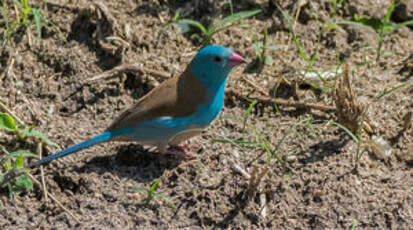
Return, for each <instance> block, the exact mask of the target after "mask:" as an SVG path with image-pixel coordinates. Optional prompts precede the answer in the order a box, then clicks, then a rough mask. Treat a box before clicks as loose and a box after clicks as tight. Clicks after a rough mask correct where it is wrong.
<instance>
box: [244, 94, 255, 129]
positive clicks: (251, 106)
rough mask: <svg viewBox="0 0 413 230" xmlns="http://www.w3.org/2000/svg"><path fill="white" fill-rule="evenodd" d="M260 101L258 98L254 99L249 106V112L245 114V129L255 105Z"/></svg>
mask: <svg viewBox="0 0 413 230" xmlns="http://www.w3.org/2000/svg"><path fill="white" fill-rule="evenodd" d="M257 103H258V101H257V100H253V101H252V102H251V104H250V105H249V106H248V109H247V112H245V115H244V121H243V128H242V129H243V130H244V129H245V125H246V124H247V120H248V118H249V116H250V115H251V112H252V109H253V108H254V106H255V105H256V104H257Z"/></svg>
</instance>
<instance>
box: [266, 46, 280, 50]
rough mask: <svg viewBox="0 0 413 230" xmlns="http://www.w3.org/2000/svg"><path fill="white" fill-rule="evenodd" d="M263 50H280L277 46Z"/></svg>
mask: <svg viewBox="0 0 413 230" xmlns="http://www.w3.org/2000/svg"><path fill="white" fill-rule="evenodd" d="M265 48H266V49H268V50H279V49H280V47H278V46H266V47H265Z"/></svg>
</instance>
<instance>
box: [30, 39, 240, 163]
mask: <svg viewBox="0 0 413 230" xmlns="http://www.w3.org/2000/svg"><path fill="white" fill-rule="evenodd" d="M241 63H244V59H243V58H242V57H241V56H239V55H238V54H236V53H235V52H233V51H232V50H231V49H229V48H227V47H224V46H216V45H211V46H206V47H205V48H203V49H201V50H200V51H198V53H197V54H196V55H195V57H194V58H193V59H192V61H191V62H190V64H189V65H188V67H187V68H186V70H185V71H184V72H183V73H182V74H181V75H180V76H176V77H173V78H170V79H168V80H166V81H164V82H163V83H162V84H160V85H159V86H158V87H156V88H154V89H153V90H152V91H150V92H149V93H148V94H147V95H145V96H144V97H142V98H141V99H140V100H139V101H138V102H137V104H136V105H135V106H133V107H132V108H130V109H128V110H126V111H125V112H124V113H122V114H121V115H120V117H118V118H117V119H115V120H114V122H113V123H112V124H111V125H110V126H109V127H108V128H107V129H106V131H105V132H103V133H102V134H100V135H98V136H95V137H93V138H91V139H89V140H86V141H83V142H81V143H79V144H76V145H73V146H71V147H68V148H66V149H64V150H62V151H60V152H58V153H55V154H52V155H49V156H47V157H45V158H43V159H41V160H39V161H37V162H34V163H31V164H29V166H28V167H29V168H33V167H36V166H39V165H41V164H44V163H46V162H49V161H51V160H54V159H57V158H60V157H63V156H66V155H69V154H72V153H75V152H77V151H80V150H82V149H85V148H88V147H91V146H93V145H96V144H99V143H102V142H106V141H135V142H137V143H139V144H142V145H152V146H156V147H157V148H158V150H159V151H160V152H162V153H166V152H167V146H168V145H171V146H177V145H178V144H179V143H180V142H182V141H184V140H187V139H189V138H191V137H193V136H195V135H197V134H200V133H201V131H202V130H203V129H204V128H205V127H207V126H208V125H209V124H210V123H211V122H212V121H213V120H214V119H215V118H216V117H217V115H218V114H219V112H220V111H221V110H222V106H223V104H224V89H225V85H226V79H227V77H228V74H229V73H230V71H231V70H232V68H233V67H235V66H237V65H239V64H241Z"/></svg>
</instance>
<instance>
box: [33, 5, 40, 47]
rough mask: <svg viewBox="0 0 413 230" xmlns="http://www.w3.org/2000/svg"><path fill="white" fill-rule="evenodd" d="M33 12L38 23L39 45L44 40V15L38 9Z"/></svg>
mask: <svg viewBox="0 0 413 230" xmlns="http://www.w3.org/2000/svg"><path fill="white" fill-rule="evenodd" d="M32 12H33V16H34V20H35V22H36V30H37V44H40V40H41V39H42V24H41V19H42V15H41V13H40V11H39V10H38V9H36V8H33V9H32Z"/></svg>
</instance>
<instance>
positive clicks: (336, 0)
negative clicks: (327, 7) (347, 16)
mask: <svg viewBox="0 0 413 230" xmlns="http://www.w3.org/2000/svg"><path fill="white" fill-rule="evenodd" d="M343 3H344V0H331V1H330V4H331V16H332V17H333V18H335V17H336V16H337V9H338V8H340V7H341V6H342V5H343Z"/></svg>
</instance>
